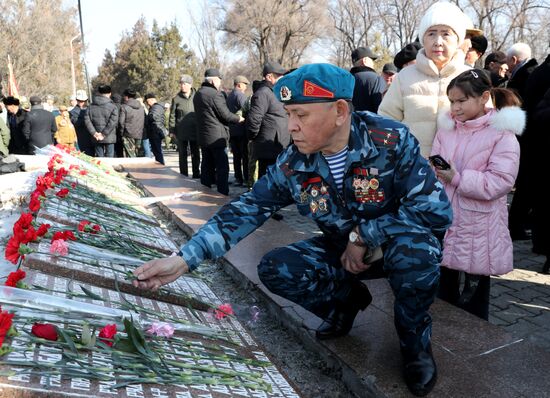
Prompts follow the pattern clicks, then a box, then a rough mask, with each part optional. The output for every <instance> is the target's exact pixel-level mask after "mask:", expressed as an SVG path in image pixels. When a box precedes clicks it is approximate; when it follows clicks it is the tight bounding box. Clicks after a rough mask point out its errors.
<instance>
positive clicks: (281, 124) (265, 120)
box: [246, 62, 290, 179]
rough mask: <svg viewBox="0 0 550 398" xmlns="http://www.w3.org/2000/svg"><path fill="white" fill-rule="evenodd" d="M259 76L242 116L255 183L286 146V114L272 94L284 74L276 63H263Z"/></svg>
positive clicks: (288, 142)
mask: <svg viewBox="0 0 550 398" xmlns="http://www.w3.org/2000/svg"><path fill="white" fill-rule="evenodd" d="M262 72H263V73H262V75H263V77H264V80H263V81H262V83H261V84H260V87H259V88H258V89H257V90H256V91H255V92H254V94H253V95H252V99H251V101H250V110H249V111H248V114H247V116H246V130H247V134H248V139H249V140H251V141H252V148H253V151H254V155H255V157H256V159H258V179H259V178H260V177H262V176H263V175H264V174H265V173H266V171H267V167H268V166H270V165H272V164H274V163H275V161H276V160H277V156H278V155H279V153H281V152H282V151H283V150H284V149H285V148H286V147H287V146H288V145H289V144H290V133H289V132H288V118H287V115H286V112H285V110H284V108H283V104H282V103H281V102H279V101H277V98H276V97H275V95H274V94H273V86H274V85H275V83H277V81H278V80H279V79H280V78H281V77H282V76H283V75H284V74H285V73H286V72H287V71H286V69H284V68H283V67H282V66H281V65H279V64H278V63H277V62H267V63H266V64H265V65H264V68H263V71H262Z"/></svg>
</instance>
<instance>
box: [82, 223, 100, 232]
mask: <svg viewBox="0 0 550 398" xmlns="http://www.w3.org/2000/svg"><path fill="white" fill-rule="evenodd" d="M78 230H79V231H80V232H89V233H91V234H96V233H98V232H99V231H100V230H101V227H100V226H99V225H97V224H92V223H91V222H90V221H88V220H82V221H80V223H79V224H78Z"/></svg>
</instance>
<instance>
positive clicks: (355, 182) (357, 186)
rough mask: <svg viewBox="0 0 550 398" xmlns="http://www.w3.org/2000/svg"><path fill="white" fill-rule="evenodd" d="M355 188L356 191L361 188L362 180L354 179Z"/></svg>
mask: <svg viewBox="0 0 550 398" xmlns="http://www.w3.org/2000/svg"><path fill="white" fill-rule="evenodd" d="M353 187H354V188H355V189H358V188H361V179H360V178H354V179H353Z"/></svg>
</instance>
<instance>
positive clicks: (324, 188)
mask: <svg viewBox="0 0 550 398" xmlns="http://www.w3.org/2000/svg"><path fill="white" fill-rule="evenodd" d="M327 192H328V189H327V187H326V186H325V185H322V184H321V195H326V194H327Z"/></svg>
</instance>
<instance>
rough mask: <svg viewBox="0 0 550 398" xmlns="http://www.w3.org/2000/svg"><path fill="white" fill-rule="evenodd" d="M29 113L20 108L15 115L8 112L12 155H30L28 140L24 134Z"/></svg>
mask: <svg viewBox="0 0 550 398" xmlns="http://www.w3.org/2000/svg"><path fill="white" fill-rule="evenodd" d="M26 117H27V112H25V111H24V110H23V109H21V108H19V110H18V111H17V113H16V114H15V115H12V114H11V113H9V112H8V123H7V124H8V127H9V129H10V146H9V150H10V153H14V154H17V155H25V154H27V153H28V147H27V139H26V138H25V134H24V132H23V127H24V126H25V118H26Z"/></svg>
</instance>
